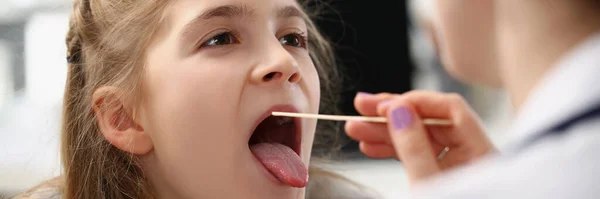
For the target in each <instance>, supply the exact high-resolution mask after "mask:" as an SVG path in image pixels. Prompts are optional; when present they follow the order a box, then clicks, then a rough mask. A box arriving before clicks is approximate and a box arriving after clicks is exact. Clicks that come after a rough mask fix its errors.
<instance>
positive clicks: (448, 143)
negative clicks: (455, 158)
mask: <svg viewBox="0 0 600 199" xmlns="http://www.w3.org/2000/svg"><path fill="white" fill-rule="evenodd" d="M426 129H427V132H428V133H429V136H430V137H431V140H432V141H433V142H434V143H437V144H439V145H442V146H444V147H452V146H455V145H460V144H461V143H460V140H457V139H458V138H457V136H456V132H455V131H454V127H445V126H427V127H426Z"/></svg>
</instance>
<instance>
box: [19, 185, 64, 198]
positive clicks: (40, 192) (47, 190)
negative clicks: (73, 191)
mask: <svg viewBox="0 0 600 199" xmlns="http://www.w3.org/2000/svg"><path fill="white" fill-rule="evenodd" d="M60 198H61V193H60V190H59V189H58V188H53V187H43V188H38V189H36V190H33V191H32V192H30V193H27V194H23V195H21V196H18V197H17V198H16V199H60Z"/></svg>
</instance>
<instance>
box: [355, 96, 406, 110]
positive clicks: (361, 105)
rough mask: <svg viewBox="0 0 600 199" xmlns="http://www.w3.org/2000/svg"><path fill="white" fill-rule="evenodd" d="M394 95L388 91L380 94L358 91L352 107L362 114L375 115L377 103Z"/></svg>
mask: <svg viewBox="0 0 600 199" xmlns="http://www.w3.org/2000/svg"><path fill="white" fill-rule="evenodd" d="M394 96H396V95H393V94H390V93H380V94H376V95H374V94H369V93H362V92H361V93H358V94H357V95H356V97H355V98H354V107H355V108H356V110H357V111H358V113H360V114H361V115H364V116H376V115H377V104H379V103H380V102H382V101H386V100H389V99H391V98H393V97H394Z"/></svg>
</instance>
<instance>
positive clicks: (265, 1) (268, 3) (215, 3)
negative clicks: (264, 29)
mask: <svg viewBox="0 0 600 199" xmlns="http://www.w3.org/2000/svg"><path fill="white" fill-rule="evenodd" d="M227 5H234V6H239V7H243V8H245V10H244V11H245V12H248V13H251V14H253V15H257V16H264V17H275V14H276V12H277V8H282V7H286V6H294V7H297V8H298V9H300V7H299V6H298V4H297V2H296V1H295V0H177V1H175V2H174V3H173V4H172V6H171V8H170V10H169V11H168V13H167V14H168V16H169V18H171V19H172V20H175V21H172V22H176V23H177V22H179V23H184V22H186V21H190V20H192V19H194V18H196V17H197V16H198V15H201V14H203V13H204V12H206V11H208V10H210V9H213V8H217V7H220V6H227Z"/></svg>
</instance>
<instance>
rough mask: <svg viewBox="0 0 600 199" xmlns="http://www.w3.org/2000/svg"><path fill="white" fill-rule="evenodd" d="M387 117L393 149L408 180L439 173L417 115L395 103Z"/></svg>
mask: <svg viewBox="0 0 600 199" xmlns="http://www.w3.org/2000/svg"><path fill="white" fill-rule="evenodd" d="M387 117H388V120H389V121H390V122H388V130H389V133H390V137H391V140H392V143H393V146H394V149H395V151H396V154H397V155H398V158H399V159H401V160H402V162H403V164H404V167H405V168H406V171H407V173H408V177H409V179H411V181H417V180H420V179H423V178H426V177H429V176H431V175H433V174H435V173H437V172H439V171H440V168H439V166H438V164H437V159H436V157H435V155H434V154H435V153H434V152H433V149H432V143H431V142H430V140H429V137H428V134H427V132H425V127H423V125H422V124H421V123H420V122H418V121H420V120H421V118H420V117H419V115H417V114H414V111H413V110H412V108H411V107H409V106H407V105H406V104H400V103H395V104H391V105H390V110H389V111H388V113H387Z"/></svg>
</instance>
